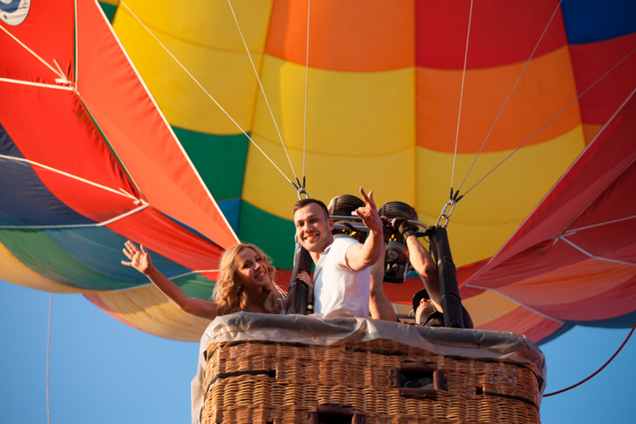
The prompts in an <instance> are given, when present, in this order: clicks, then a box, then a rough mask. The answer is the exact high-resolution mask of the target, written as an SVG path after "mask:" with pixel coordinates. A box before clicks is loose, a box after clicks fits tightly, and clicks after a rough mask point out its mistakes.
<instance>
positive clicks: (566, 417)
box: [0, 280, 636, 424]
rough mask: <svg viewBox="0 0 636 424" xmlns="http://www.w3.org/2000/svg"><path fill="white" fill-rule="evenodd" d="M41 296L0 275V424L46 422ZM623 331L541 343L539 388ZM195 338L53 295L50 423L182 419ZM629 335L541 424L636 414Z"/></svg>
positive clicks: (579, 372) (171, 422) (584, 367)
mask: <svg viewBox="0 0 636 424" xmlns="http://www.w3.org/2000/svg"><path fill="white" fill-rule="evenodd" d="M48 313H49V293H46V292H40V291H37V290H32V289H27V288H23V287H18V286H15V285H12V284H9V283H6V282H3V281H1V280H0V423H3V424H22V423H29V424H30V423H46V422H47V409H46V350H47V326H48ZM628 332H629V329H619V330H616V329H611V330H610V329H596V328H582V327H576V328H574V329H573V330H571V331H570V332H568V333H566V334H564V335H562V336H561V337H559V338H558V339H556V340H554V341H552V342H549V343H546V344H545V345H543V346H541V349H542V350H543V351H544V353H545V355H546V357H547V361H548V388H547V391H546V393H549V392H553V391H556V390H559V389H562V388H564V387H567V386H569V385H571V384H574V383H576V382H578V381H580V380H582V379H583V378H585V377H587V376H588V375H590V374H591V373H593V372H594V371H596V370H597V369H598V368H599V367H600V366H601V365H602V364H603V363H605V361H607V359H609V358H610V357H611V356H612V354H613V353H614V352H615V351H616V349H617V348H618V347H619V346H620V344H621V343H622V342H623V340H624V339H625V337H626V336H627V334H628ZM197 355H198V344H197V343H184V342H175V341H170V340H166V339H161V338H159V337H155V336H151V335H149V334H146V333H143V332H140V331H138V330H135V329H133V328H130V327H128V326H126V325H124V324H122V323H120V322H119V321H116V320H114V319H113V318H111V317H110V316H108V315H107V314H105V313H104V312H102V311H100V310H99V309H98V308H97V307H95V306H94V305H93V304H91V303H90V302H89V301H88V300H86V299H85V298H84V297H83V296H81V295H63V294H54V295H53V309H52V320H51V356H50V413H51V423H52V424H75V423H77V424H80V423H81V424H86V423H90V424H101V423H104V424H106V423H108V424H112V423H118V424H127V423H130V424H133V423H134V424H139V423H149V422H152V423H154V424H162V423H166V424H175V423H189V422H190V381H191V380H192V378H193V377H194V374H195V372H196V365H197ZM635 359H636V337H634V338H633V339H631V340H630V341H629V342H628V343H627V345H626V346H625V348H624V349H623V350H622V351H621V353H620V354H619V355H618V356H617V357H616V359H615V360H614V361H613V362H612V363H611V364H610V365H609V366H608V367H607V368H606V369H605V370H604V371H603V372H601V374H599V375H597V376H596V377H594V378H593V379H592V380H590V381H588V382H587V383H585V384H583V385H582V386H579V387H578V388H576V389H573V390H571V391H569V392H566V393H563V394H560V395H556V396H553V397H550V398H546V399H544V402H543V406H542V408H541V420H542V422H543V423H544V424H553V423H554V424H556V423H559V424H562V423H598V422H604V423H605V422H607V423H610V422H611V423H629V422H634V417H635V416H636V401H634V398H635V395H636V363H635Z"/></svg>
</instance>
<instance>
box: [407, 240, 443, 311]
mask: <svg viewBox="0 0 636 424" xmlns="http://www.w3.org/2000/svg"><path fill="white" fill-rule="evenodd" d="M406 247H407V249H408V250H409V261H410V262H411V265H413V268H415V272H417V273H418V274H419V275H420V277H421V278H422V282H424V287H425V288H426V291H427V292H428V295H429V296H430V298H431V300H432V301H433V303H435V304H436V306H438V307H439V308H438V309H440V310H441V305H442V294H441V291H440V289H439V277H438V275H437V265H436V264H435V261H434V260H433V258H432V257H431V255H430V253H428V250H426V248H425V247H424V246H423V245H422V243H420V241H419V240H418V238H417V236H415V235H410V236H408V237H407V239H406Z"/></svg>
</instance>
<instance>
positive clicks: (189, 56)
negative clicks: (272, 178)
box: [113, 0, 271, 134]
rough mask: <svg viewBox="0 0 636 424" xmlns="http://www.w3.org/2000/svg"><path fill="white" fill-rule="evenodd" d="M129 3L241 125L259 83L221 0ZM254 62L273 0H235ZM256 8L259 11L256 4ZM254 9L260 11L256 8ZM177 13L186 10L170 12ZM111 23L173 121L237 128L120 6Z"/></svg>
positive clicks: (226, 130)
mask: <svg viewBox="0 0 636 424" xmlns="http://www.w3.org/2000/svg"><path fill="white" fill-rule="evenodd" d="M127 4H128V5H129V6H130V9H131V10H132V11H133V12H134V13H135V14H136V15H137V16H138V17H139V18H140V19H141V21H142V22H143V23H144V24H145V25H146V26H147V27H148V28H149V29H150V31H152V33H153V34H154V35H155V36H156V37H157V38H158V39H159V40H160V41H161V43H163V44H164V46H165V47H166V48H167V49H168V50H169V51H170V52H171V53H172V54H173V55H174V56H175V57H176V58H177V59H178V60H179V61H180V62H181V63H182V64H183V66H184V67H185V68H186V69H187V70H188V71H189V72H190V73H191V74H192V75H193V76H194V78H196V80H197V81H199V83H200V84H201V85H202V86H203V87H204V88H205V90H207V91H208V93H210V95H211V96H212V97H213V98H214V99H215V100H216V101H217V102H219V104H220V105H221V106H222V107H223V108H224V109H225V110H226V111H227V112H228V113H229V114H230V116H231V117H232V118H233V119H234V120H235V121H237V123H238V124H239V125H240V126H241V128H243V129H244V130H245V131H249V130H250V129H251V122H252V116H253V110H254V109H253V104H254V99H255V96H256V92H257V88H258V83H257V79H256V75H255V73H254V70H253V69H252V65H251V64H250V61H249V57H248V56H247V53H246V51H245V47H244V45H243V42H242V41H241V38H240V34H239V31H238V29H237V27H236V24H235V22H234V18H233V17H232V14H231V11H230V9H229V6H228V2H226V1H221V0H218V1H196V2H188V3H187V7H184V5H183V4H182V3H178V2H173V3H171V4H170V5H169V6H168V7H165V8H159V7H157V6H156V2H154V1H145V0H144V1H141V0H140V1H133V2H130V4H129V3H127ZM232 5H233V6H234V8H235V11H236V14H237V17H238V19H239V23H240V25H241V30H242V31H243V34H244V36H245V38H246V43H247V45H248V46H249V48H250V51H251V52H252V58H253V60H254V64H255V67H256V69H257V70H258V69H260V67H261V61H262V56H263V54H262V52H263V50H264V46H265V41H266V37H267V32H266V31H267V24H268V22H269V14H270V12H271V1H263V2H256V3H253V2H248V1H237V2H234V1H233V2H232ZM255 9H256V10H255ZM256 12H257V13H256ZM176 15H185V16H183V17H181V18H180V19H175V16H176ZM113 26H114V28H115V30H116V32H117V35H118V36H119V38H120V40H121V41H122V44H123V45H124V47H125V48H126V50H127V52H128V54H129V55H130V57H131V59H132V60H133V62H134V63H135V66H136V67H137V69H138V70H139V72H140V74H141V75H142V77H143V79H144V81H145V82H146V84H147V85H148V88H149V89H150V91H151V92H152V93H153V96H154V97H155V99H156V100H157V103H158V104H159V106H160V108H161V109H162V111H163V112H164V114H165V116H166V118H167V119H168V121H169V122H170V123H171V124H172V125H176V126H179V127H182V128H186V129H189V130H192V131H199V132H207V133H213V134H237V133H240V130H239V129H238V128H237V126H236V125H235V124H234V123H232V121H231V120H230V119H229V118H228V117H227V116H226V115H225V114H224V113H223V112H222V111H221V109H220V108H219V107H218V106H217V105H215V103H214V101H213V100H211V99H210V98H209V97H208V95H207V94H205V92H204V91H203V90H202V89H201V87H199V86H198V85H197V84H196V83H195V82H194V81H193V80H192V79H191V78H190V77H189V76H188V75H187V74H186V72H185V71H184V70H183V69H182V68H181V66H179V64H178V63H177V62H176V61H175V60H174V59H173V58H172V57H171V56H170V55H169V54H168V53H167V52H166V51H165V50H164V49H163V47H161V45H160V44H159V43H158V42H157V41H156V40H155V39H154V38H153V37H152V35H151V34H150V33H149V32H148V31H147V30H146V29H145V28H144V27H143V26H142V25H141V24H140V23H139V22H138V20H137V19H136V18H134V17H133V16H132V15H131V13H130V12H129V11H128V10H127V9H126V8H125V7H121V6H120V8H119V11H118V13H117V16H116V18H115V22H114V25H113Z"/></svg>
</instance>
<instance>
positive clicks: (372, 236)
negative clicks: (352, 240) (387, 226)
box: [345, 187, 384, 271]
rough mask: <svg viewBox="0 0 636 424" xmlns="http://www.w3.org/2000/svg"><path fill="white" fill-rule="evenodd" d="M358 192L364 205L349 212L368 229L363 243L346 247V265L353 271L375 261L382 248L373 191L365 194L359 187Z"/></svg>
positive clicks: (380, 224)
mask: <svg viewBox="0 0 636 424" xmlns="http://www.w3.org/2000/svg"><path fill="white" fill-rule="evenodd" d="M360 194H361V195H362V198H363V199H364V204H365V205H364V206H363V207H360V208H358V209H356V210H355V211H353V212H352V213H351V214H352V215H356V216H358V217H360V219H362V223H363V224H364V225H365V226H366V227H367V228H368V229H369V230H370V231H369V235H368V236H367V239H366V241H365V242H364V244H355V245H352V246H350V247H349V248H348V249H347V252H346V254H345V258H346V260H347V265H349V268H351V269H352V270H354V271H360V270H363V269H365V268H368V267H370V266H371V265H373V264H374V263H376V262H377V261H378V260H379V259H380V256H381V254H382V249H384V242H383V234H382V220H381V219H380V215H379V214H378V209H377V208H376V206H375V202H374V201H373V191H370V192H369V195H368V196H367V194H366V193H365V192H364V188H362V187H360Z"/></svg>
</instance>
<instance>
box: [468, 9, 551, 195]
mask: <svg viewBox="0 0 636 424" xmlns="http://www.w3.org/2000/svg"><path fill="white" fill-rule="evenodd" d="M562 1H563V0H559V3H558V4H557V7H556V9H554V12H553V13H552V16H551V17H550V20H549V21H548V24H547V25H546V26H545V28H544V30H543V33H542V34H541V37H539V41H537V44H536V45H535V46H534V50H532V53H531V54H530V57H529V58H528V60H527V61H526V64H525V65H524V67H523V69H522V70H521V73H520V74H519V77H518V78H517V81H516V82H515V85H514V86H513V87H512V90H511V91H510V94H508V98H507V99H506V101H505V102H504V104H503V106H502V107H501V110H500V111H499V115H497V118H496V119H495V122H493V124H492V127H490V131H488V134H487V135H486V138H485V139H484V142H483V143H482V144H481V147H480V148H479V151H478V152H477V155H476V156H475V159H474V160H473V163H472V164H471V165H470V168H469V169H468V172H466V176H465V177H464V180H463V181H462V183H461V185H460V186H459V189H458V190H457V191H461V189H462V187H464V183H465V182H466V179H467V178H468V175H469V174H470V171H472V169H473V166H475V163H476V162H477V158H478V157H479V155H480V154H481V151H482V150H483V148H484V146H485V145H486V142H487V141H488V138H490V134H491V133H492V130H493V129H494V128H495V125H497V122H498V121H499V118H500V117H501V114H502V113H503V111H504V109H505V108H506V106H507V105H508V101H509V100H510V97H512V93H514V91H515V89H516V88H517V85H518V84H519V81H520V80H521V77H522V76H523V74H524V72H526V68H527V67H528V65H529V64H530V60H531V59H532V58H533V57H534V54H535V53H536V51H537V49H538V48H539V44H541V40H543V37H544V36H545V33H546V32H547V31H548V28H549V27H550V24H551V23H552V20H553V19H554V17H555V16H556V13H557V11H558V10H559V7H561V2H562Z"/></svg>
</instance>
